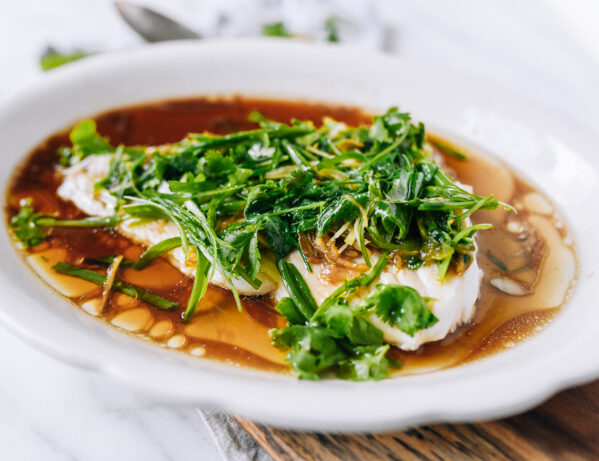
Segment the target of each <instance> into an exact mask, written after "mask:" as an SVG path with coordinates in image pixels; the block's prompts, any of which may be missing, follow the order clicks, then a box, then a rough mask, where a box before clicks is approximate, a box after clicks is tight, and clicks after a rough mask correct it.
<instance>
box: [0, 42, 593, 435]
mask: <svg viewBox="0 0 599 461" xmlns="http://www.w3.org/2000/svg"><path fill="white" fill-rule="evenodd" d="M232 94H241V95H248V96H258V97H270V98H286V99H305V100H309V101H324V102H330V103H341V104H347V105H352V106H360V107H364V108H366V109H368V110H378V111H381V110H385V109H386V108H388V107H389V106H392V105H399V106H400V107H401V108H402V109H404V110H407V111H410V112H412V114H413V116H414V117H415V118H417V119H421V120H423V121H424V122H425V123H426V124H427V126H428V127H429V128H431V129H432V130H433V131H437V132H440V133H441V134H445V135H447V136H449V137H450V138H452V139H455V140H457V141H458V142H461V143H463V144H466V145H467V146H473V147H474V148H475V149H478V150H479V151H481V152H485V153H489V155H494V156H495V157H497V158H500V159H502V160H503V161H505V162H507V163H508V164H509V165H511V166H512V167H513V168H514V169H515V170H516V171H518V172H520V173H521V174H522V175H523V176H524V177H525V178H526V179H527V180H529V181H530V182H531V183H533V184H535V185H536V186H537V187H539V188H540V189H541V190H542V191H544V192H545V193H546V194H547V195H548V196H549V197H551V199H552V200H553V201H554V203H555V204H557V206H558V207H559V208H561V212H562V214H563V216H564V217H565V218H566V221H567V222H568V225H569V227H570V230H571V233H572V236H573V238H574V240H575V242H576V244H577V247H578V249H580V250H581V251H579V253H578V262H579V269H578V270H579V273H578V283H577V286H576V288H575V289H574V291H573V293H572V295H571V298H570V301H569V302H568V304H567V305H566V307H565V308H564V309H563V311H562V313H561V314H560V315H559V316H558V318H557V319H556V320H555V321H554V322H553V323H552V324H551V325H550V326H549V327H548V328H547V329H546V330H544V331H543V332H542V333H540V334H538V335H536V336H535V337H533V338H532V339H530V340H528V341H526V342H525V343H523V344H521V345H519V346H517V347H515V348H513V349H510V350H508V351H506V352H503V353H500V354H496V355H494V356H492V357H490V358H489V359H486V360H483V361H480V362H476V363H472V364H469V365H466V366H462V367H457V368H452V369H448V370H445V371H440V372H435V373H431V374H423V375H416V376H408V377H400V378H394V379H389V380H386V381H381V382H376V383H351V382H343V381H337V380H323V381H320V382H306V381H297V380H296V379H295V378H293V377H287V376H279V375H273V374H268V373H265V372H259V371H254V370H248V369H241V368H237V367H232V366H228V365H225V364H219V363H215V362H211V361H204V360H199V359H194V358H191V357H186V356H184V355H183V354H179V353H171V352H168V351H165V350H164V349H161V348H159V347H157V346H155V345H152V344H149V343H148V342H144V341H140V340H139V339H137V338H135V337H133V336H130V335H127V334H123V333H121V332H119V331H117V330H116V329H114V328H112V327H110V326H108V325H106V324H104V323H103V322H102V321H99V320H97V319H95V318H92V317H90V316H88V315H87V314H85V313H84V312H83V311H82V310H80V309H77V308H75V307H74V306H73V305H71V304H70V303H69V302H67V301H65V300H64V298H62V297H60V296H59V295H58V294H56V293H55V292H53V291H52V290H51V289H50V288H49V287H47V286H45V285H44V284H43V283H42V282H40V281H39V280H38V279H37V278H36V276H35V275H34V274H33V272H32V271H31V270H30V269H29V268H28V267H27V266H26V265H25V263H24V261H23V260H22V258H21V257H20V255H19V253H18V252H17V251H16V250H15V249H14V247H13V245H12V243H11V241H10V239H9V236H8V233H7V232H2V233H1V235H0V258H1V261H2V264H1V266H0V292H1V293H2V299H1V301H0V320H1V321H2V322H3V323H4V324H5V325H6V326H7V327H8V328H10V329H11V330H13V331H15V332H16V333H18V335H19V336H21V337H22V338H24V339H25V340H27V341H28V342H30V343H32V344H34V345H35V346H37V347H38V348H40V349H41V350H43V351H45V352H47V353H49V354H52V355H53V356H55V357H57V358H59V359H61V360H64V361H67V362H70V363H72V364H75V365H79V366H82V367H86V368H89V369H93V370H97V371H99V372H102V373H107V374H109V375H112V376H113V377H114V378H116V379H118V380H121V381H123V382H126V383H128V384H130V385H131V386H133V387H135V388H137V389H139V390H140V391H143V392H145V393H147V394H150V395H151V396H153V397H154V398H155V399H158V400H161V401H170V402H179V403H187V404H198V405H201V406H204V407H213V408H222V409H225V410H227V411H231V412H234V413H235V414H239V415H241V416H244V417H247V418H250V419H252V420H255V421H260V422H263V423H268V424H272V425H276V426H284V427H290V428H296V429H312V430H327V431H332V430H337V431H366V430H368V431H373V430H386V429H395V428H399V427H402V426H406V425H416V424H422V423H429V422H438V421H474V420H480V419H489V418H496V417H500V416H506V415H509V414H513V413H515V412H519V411H522V410H525V409H527V408H529V407H531V406H533V405H536V404H537V403H539V402H541V401H542V400H544V399H546V398H547V397H549V396H550V395H551V394H553V393H555V392H557V391H558V390H560V389H563V388H565V387H567V386H572V385H575V384H578V383H582V382H584V381H587V380H590V379H592V378H595V377H598V376H599V360H597V357H598V356H597V351H598V350H599V309H598V308H597V299H598V298H599V282H598V281H597V277H596V276H595V274H594V265H595V264H596V261H597V260H598V257H599V247H598V245H599V239H597V237H596V228H597V226H596V224H597V205H596V198H597V197H599V188H598V181H597V172H598V171H599V169H598V163H599V156H597V155H594V149H595V148H596V146H595V145H593V143H592V140H590V139H588V135H586V134H585V133H584V132H580V131H578V130H577V128H576V127H575V126H572V125H570V124H569V122H568V121H567V120H563V119H561V118H560V116H559V114H550V113H547V111H545V110H542V109H540V108H535V107H530V106H529V105H527V104H525V103H523V102H520V101H514V100H512V99H511V98H510V97H508V96H506V95H504V94H501V93H500V92H498V91H496V90H493V89H488V88H485V87H484V86H480V85H478V84H476V83H475V82H470V81H468V80H467V79H465V78H463V77H462V76H457V75H453V74H450V73H446V72H444V71H439V70H437V69H432V68H428V67H425V66H423V65H420V64H417V63H414V62H406V61H402V60H399V59H396V58H392V57H388V56H384V55H380V54H375V53H367V52H363V51H356V50H349V49H345V48H343V47H334V46H326V45H318V46H315V45H308V44H301V43H295V42H292V41H285V40H250V41H247V40H246V41H243V42H238V41H226V42H181V43H169V44H162V45H155V46H150V47H147V48H144V49H142V50H139V51H135V52H132V53H124V54H111V55H105V56H97V57H92V58H89V59H86V60H85V61H83V62H80V63H75V64H71V65H69V66H66V67H65V68H62V69H58V70H55V71H52V72H51V73H50V74H48V75H44V76H43V77H42V78H40V79H39V80H38V81H37V82H36V83H34V84H33V85H30V86H29V87H27V88H24V89H23V91H21V92H20V93H17V94H15V95H13V96H11V97H9V98H7V99H5V100H4V101H2V103H0V142H1V145H2V156H1V157H0V162H1V167H0V180H1V181H2V183H3V184H4V187H6V184H7V181H8V179H9V177H10V174H11V172H12V171H13V170H14V168H15V167H16V165H17V164H18V162H19V161H20V160H22V159H23V157H24V156H25V155H26V154H27V152H29V150H30V149H32V148H33V147H35V146H36V145H37V144H38V143H40V142H41V141H43V140H44V139H45V138H46V137H47V136H48V135H50V134H52V133H53V132H55V131H57V130H60V129H63V128H65V127H67V126H69V125H71V124H73V123H75V122H76V121H77V120H79V119H81V118H85V117H88V116H90V115H93V114H96V113H98V112H102V111H104V110H107V109H111V108H115V107H119V106H124V105H130V104H134V103H144V102H148V101H152V100H160V99H165V98H177V97H187V96H202V95H215V96H217V95H232ZM585 136H587V137H585ZM2 200H3V201H5V197H3V198H2Z"/></svg>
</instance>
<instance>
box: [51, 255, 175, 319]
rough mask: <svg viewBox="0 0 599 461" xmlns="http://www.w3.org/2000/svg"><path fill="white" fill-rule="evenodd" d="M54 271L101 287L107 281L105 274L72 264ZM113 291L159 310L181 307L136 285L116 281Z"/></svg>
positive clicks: (59, 264) (58, 265)
mask: <svg viewBox="0 0 599 461" xmlns="http://www.w3.org/2000/svg"><path fill="white" fill-rule="evenodd" d="M52 269H54V270H55V271H56V272H60V273H61V274H65V275H70V276H72V277H77V278H80V279H83V280H87V281H88V282H91V283H95V284H96V285H99V286H102V285H104V281H105V280H106V276H105V275H104V274H100V273H98V272H94V271H92V270H89V269H83V268H81V267H77V266H73V265H72V264H67V263H58V264H55V265H54V266H52ZM112 289H113V290H115V291H118V292H119V293H123V294H125V295H128V296H131V297H132V298H136V299H139V300H141V301H144V302H146V303H148V304H151V305H152V306H155V307H157V308H159V309H164V310H167V309H172V308H173V307H179V304H177V303H175V302H173V301H170V300H168V299H166V298H163V297H162V296H158V295H155V294H154V293H150V292H149V291H147V290H144V289H143V288H140V287H138V286H136V285H132V284H130V283H127V282H123V281H122V280H118V279H116V280H115V281H114V283H113V285H112Z"/></svg>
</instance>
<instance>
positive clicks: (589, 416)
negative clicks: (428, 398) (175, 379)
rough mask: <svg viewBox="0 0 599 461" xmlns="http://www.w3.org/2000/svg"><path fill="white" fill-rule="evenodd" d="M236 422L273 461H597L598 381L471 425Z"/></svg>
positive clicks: (598, 437) (598, 443) (598, 431)
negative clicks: (316, 427)
mask: <svg viewBox="0 0 599 461" xmlns="http://www.w3.org/2000/svg"><path fill="white" fill-rule="evenodd" d="M237 421H238V422H239V424H241V426H242V427H243V428H244V429H245V430H246V431H247V432H248V433H249V434H251V435H252V436H253V437H254V438H255V439H256V441H257V442H258V443H259V444H260V445H261V446H262V447H263V448H264V449H265V450H266V451H267V452H268V453H269V454H270V455H271V456H272V457H273V458H274V459H275V461H299V460H302V461H303V460H327V461H328V460H333V461H352V460H360V461H368V460H445V459H449V460H474V459H476V460H487V459H489V460H504V459H505V460H520V459H525V460H529V459H531V460H554V459H556V460H562V459H563V460H594V459H597V460H599V381H595V382H594V383H591V384H588V385H585V386H581V387H578V388H575V389H571V390H568V391H564V392H562V393H560V394H558V395H556V396H555V397H553V398H551V399H550V400H549V401H547V402H546V403H544V404H543V405H541V406H540V407H538V408H535V409H534V410H531V411H528V412H526V413H524V414H522V415H519V416H514V417H511V418H507V419H503V420H498V421H491V422H485V423H477V424H437V425H433V426H424V427H419V428H414V429H409V430H406V431H400V432H392V433H384V434H363V435H344V434H324V433H314V432H293V431H287V430H280V429H273V428H270V427H266V426H261V425H257V424H254V423H251V422H249V421H246V420H243V419H240V418H237Z"/></svg>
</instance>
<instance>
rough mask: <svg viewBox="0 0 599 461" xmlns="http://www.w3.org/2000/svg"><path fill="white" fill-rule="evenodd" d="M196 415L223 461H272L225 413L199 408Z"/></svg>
mask: <svg viewBox="0 0 599 461" xmlns="http://www.w3.org/2000/svg"><path fill="white" fill-rule="evenodd" d="M198 413H199V414H200V416H201V417H202V419H203V420H204V424H206V427H207V428H208V430H209V431H210V435H212V439H213V440H214V443H215V444H216V446H217V447H218V451H219V452H220V454H221V456H222V457H223V459H224V460H225V461H273V460H272V458H271V457H270V455H269V454H268V453H266V452H265V451H264V450H263V449H262V447H260V445H258V443H256V441H255V440H254V439H253V438H252V436H250V435H249V434H248V433H247V432H246V431H244V430H243V428H242V427H241V426H240V425H239V424H237V422H235V420H234V419H233V418H231V417H230V416H229V415H227V414H226V413H223V412H220V411H215V410H202V409H199V408H198Z"/></svg>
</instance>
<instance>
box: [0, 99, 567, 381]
mask: <svg viewBox="0 0 599 461" xmlns="http://www.w3.org/2000/svg"><path fill="white" fill-rule="evenodd" d="M253 110H259V111H260V112H262V113H263V114H264V115H265V116H267V117H269V118H272V119H275V120H278V121H281V122H287V121H289V120H290V119H291V118H297V119H306V120H313V121H314V122H315V123H318V122H320V120H321V119H322V117H323V116H332V117H333V118H336V119H338V120H340V121H344V122H346V123H348V124H352V125H356V124H360V123H367V122H368V121H369V119H370V117H369V116H368V115H367V114H365V113H363V112H361V111H360V110H358V109H352V108H344V107H335V106H326V105H315V104H307V103H292V102H281V101H267V100H252V99H241V98H235V99H230V100H224V99H223V100H206V99H191V100H182V101H165V102H162V103H158V104H156V103H154V104H149V105H145V106H139V107H130V108H125V109H118V110H114V111H111V112H108V113H105V114H101V115H99V116H97V117H96V121H97V123H98V129H99V131H100V133H102V134H103V135H104V136H108V137H109V138H110V140H111V142H112V143H113V144H125V145H135V144H150V145H151V144H161V143H168V142H175V141H178V140H180V139H181V138H183V137H184V136H185V135H186V134H187V133H189V132H202V131H211V132H214V133H221V134H222V133H226V132H230V131H234V130H244V129H251V128H254V125H253V124H252V123H250V122H248V121H247V115H248V114H249V113H250V112H251V111H253ZM429 139H431V140H432V141H434V140H435V139H436V140H439V139H440V138H437V137H435V136H434V135H429ZM444 142H445V143H447V142H446V141H444ZM66 145H68V137H67V134H66V133H60V134H57V135H55V136H52V137H51V138H49V139H48V140H46V141H45V142H44V143H43V144H42V145H40V146H39V147H38V148H37V149H35V150H34V152H33V153H32V154H31V155H30V156H29V157H28V158H27V159H26V161H25V163H24V165H23V167H22V168H21V170H19V171H18V172H17V173H16V175H15V177H14V179H13V182H12V184H11V186H10V190H9V194H8V199H7V204H6V210H7V214H8V216H12V215H13V214H14V213H16V211H17V209H18V203H19V200H20V199H21V198H24V197H32V198H33V200H34V206H35V208H36V210H38V211H41V212H43V213H55V214H57V215H58V216H61V217H63V218H78V217H82V216H83V214H82V213H81V212H80V211H79V210H78V209H77V208H76V207H74V206H73V205H72V204H70V203H67V202H64V201H62V200H60V199H59V198H58V197H57V195H56V188H57V186H58V185H59V182H60V178H59V176H58V175H57V174H56V173H55V171H56V165H57V163H58V156H57V149H58V147H60V146H66ZM462 150H463V149H462ZM466 153H467V154H468V159H467V160H466V161H462V160H458V159H456V158H454V157H451V156H447V157H443V160H444V162H445V163H446V165H447V168H448V169H449V171H450V172H451V173H452V175H454V176H455V177H456V178H457V179H458V180H459V181H460V182H462V183H464V184H469V185H472V186H473V188H474V191H475V192H476V193H477V194H480V195H489V194H494V195H495V197H496V198H497V199H499V200H501V201H504V202H507V203H510V204H512V205H514V206H515V207H516V208H517V209H518V214H517V215H515V214H513V213H510V212H508V211H505V210H503V209H498V210H494V211H485V210H483V211H480V212H478V213H477V214H475V215H474V218H473V220H474V222H475V223H479V222H489V223H492V224H493V225H494V228H493V229H491V230H486V231H483V232H479V233H478V234H477V243H478V248H479V249H478V253H477V259H478V263H479V266H480V267H481V269H482V270H483V272H484V278H483V281H482V284H481V288H480V296H479V299H478V301H477V306H476V314H475V317H474V319H473V320H472V322H471V323H470V324H469V325H464V326H462V327H460V328H459V329H458V330H457V331H456V332H454V333H452V334H450V335H449V336H448V337H447V338H445V339H444V340H442V341H438V342H435V343H431V344H426V345H424V346H422V347H421V348H420V349H419V350H417V351H415V352H403V351H400V350H398V349H395V348H392V350H391V352H390V354H391V355H393V356H394V357H395V358H398V359H400V360H401V361H402V363H403V366H402V368H401V369H400V370H399V371H398V373H399V374H410V373H423V372H427V371H432V370H437V369H442V368H447V367H450V366H456V365H459V364H462V363H468V362H471V361H473V360H477V359H480V358H483V357H486V356H488V355H491V354H494V353H496V352H499V351H501V350H504V349H506V348H511V347H514V346H516V345H517V344H518V343H520V342H522V341H523V340H525V339H526V338H527V337H529V336H530V335H532V334H534V333H538V332H539V331H541V330H542V329H543V328H544V327H545V326H546V325H547V323H549V322H550V321H551V320H552V319H554V318H555V316H556V315H557V313H558V311H559V309H560V307H561V306H562V305H563V304H564V302H565V301H566V299H567V295H568V293H569V290H571V287H572V285H573V281H574V279H575V276H576V259H575V253H574V251H573V248H572V242H571V239H570V237H569V235H568V233H567V229H566V227H565V226H564V224H563V220H562V219H561V218H560V217H559V216H558V215H557V212H556V210H555V209H554V207H553V206H552V204H551V203H550V201H549V200H548V199H547V198H546V197H544V196H543V195H542V194H541V193H539V192H538V191H536V190H534V189H533V188H532V187H531V186H529V185H528V184H526V183H525V182H524V181H522V180H521V179H520V178H518V177H517V176H516V175H514V174H513V173H512V172H511V171H510V170H509V169H508V168H506V167H505V166H504V165H502V164H501V163H499V162H497V161H495V160H493V159H486V158H483V157H480V156H478V155H476V153H474V152H466ZM441 154H442V152H441ZM143 251H144V248H142V247H140V246H139V245H135V244H133V243H132V242H131V241H129V240H128V239H126V238H124V237H123V236H121V235H119V234H117V233H116V232H113V231H110V230H105V229H52V230H50V231H49V238H48V239H47V240H46V241H45V242H44V243H43V244H41V245H39V246H38V247H36V248H33V249H31V250H29V251H28V252H27V256H26V259H27V262H28V263H29V265H30V266H31V267H32V269H33V270H34V271H35V272H36V273H37V274H38V275H39V276H40V278H41V279H42V280H44V281H45V282H46V283H48V284H49V285H50V286H52V287H53V288H54V289H55V290H56V291H58V292H60V293H62V294H63V295H64V296H66V297H68V298H70V299H71V300H72V301H73V302H75V303H76V304H78V305H79V306H81V308H82V309H83V310H85V311H86V312H87V313H89V314H91V315H94V316H98V317H100V318H103V319H104V320H106V321H107V322H110V323H111V324H112V325H114V326H116V327H118V328H120V329H121V330H124V331H127V332H130V333H134V334H136V335H138V336H139V335H141V336H143V337H145V338H149V339H151V340H152V341H154V342H156V343H158V344H161V345H162V346H164V347H167V348H169V349H173V350H181V351H185V352H186V353H188V354H191V355H193V356H197V357H203V358H209V359H215V360H220V361H224V362H227V363H231V364H235V365H241V366H249V367H253V368H259V369H264V370H269V371H276V372H288V366H287V365H286V364H285V362H284V357H285V352H283V351H281V350H279V349H276V348H274V347H273V346H272V345H271V343H270V340H269V336H268V330H269V329H271V328H281V327H283V326H285V320H284V319H283V318H282V317H281V316H279V314H278V313H277V312H276V311H275V310H274V309H273V306H272V303H271V302H270V301H269V300H268V299H264V298H245V299H243V301H242V304H243V310H242V311H241V312H239V311H238V310H237V307H236V306H235V303H234V301H233V297H232V296H231V294H230V293H228V292H227V291H225V290H223V289H221V288H217V287H214V286H210V287H208V291H207V293H206V296H205V298H204V299H203V300H202V302H201V304H200V306H199V307H198V309H197V311H196V314H195V316H194V317H193V319H192V320H191V321H190V322H189V323H183V322H182V321H181V313H182V311H183V309H184V308H183V307H181V308H178V309H174V310H173V311H172V312H168V311H161V310H159V309H157V308H155V307H153V306H149V305H146V304H145V303H143V302H141V301H139V300H136V299H134V298H131V297H129V296H126V295H123V294H119V293H113V294H111V296H110V297H109V300H108V303H107V305H106V306H104V307H103V308H101V306H100V299H101V296H102V289H101V287H98V286H96V285H94V284H92V283H90V282H86V281H83V280H80V279H75V278H72V277H68V276H65V275H61V274H58V273H56V272H55V271H53V270H52V269H51V267H52V266H53V265H54V264H55V263H57V262H59V261H65V262H68V263H72V264H78V265H81V264H82V263H84V261H86V260H87V259H88V258H99V257H105V256H114V255H117V254H123V255H124V256H125V257H126V258H127V259H131V260H136V259H137V258H138V257H139V256H140V255H141V253H142V252H143ZM90 268H92V269H94V270H105V267H103V268H102V267H98V266H90ZM119 278H122V279H124V280H125V281H127V282H129V283H133V284H136V285H140V286H142V287H144V288H146V289H148V290H150V291H152V292H154V293H156V294H158V295H160V296H164V297H166V298H168V299H171V300H173V301H175V302H177V303H179V304H180V305H181V306H185V305H186V302H187V299H188V297H189V294H190V292H191V284H192V280H191V279H189V278H187V277H185V276H184V275H183V274H181V273H180V272H179V271H178V270H177V269H175V268H174V267H173V266H171V265H170V264H169V263H168V262H167V261H166V260H162V259H158V260H156V261H154V262H153V263H152V264H150V265H149V266H148V267H147V268H145V269H144V270H141V271H136V270H133V269H127V268H123V269H121V270H119ZM500 279H505V280H509V282H508V285H509V283H511V284H516V285H514V286H517V287H519V289H520V290H521V291H520V292H519V296H511V295H509V294H508V293H505V292H504V291H502V290H500V289H498V288H497V286H499V287H502V286H503V287H505V286H508V285H505V284H504V285H502V284H501V283H495V286H494V285H493V283H492V280H500Z"/></svg>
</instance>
